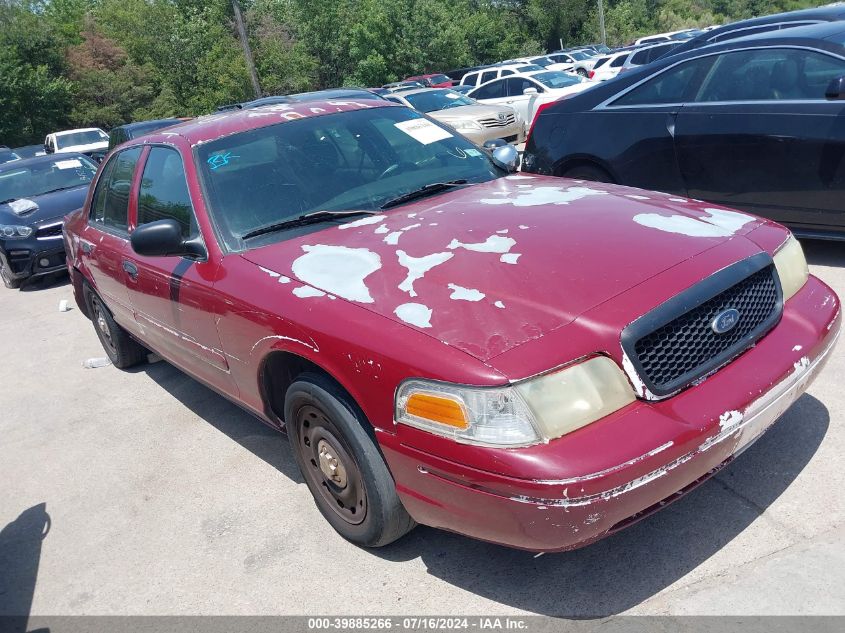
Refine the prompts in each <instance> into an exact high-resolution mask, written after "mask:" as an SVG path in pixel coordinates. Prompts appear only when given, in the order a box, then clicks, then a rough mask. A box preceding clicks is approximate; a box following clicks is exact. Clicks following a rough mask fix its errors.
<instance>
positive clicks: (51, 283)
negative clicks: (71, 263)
mask: <svg viewBox="0 0 845 633" xmlns="http://www.w3.org/2000/svg"><path fill="white" fill-rule="evenodd" d="M68 284H70V277H69V276H68V274H67V273H66V272H57V273H51V274H49V275H44V276H43V277H35V278H34V279H27V280H26V281H24V282H23V284H21V287H20V291H21V292H38V291H40V290H47V289H49V288H59V287H61V286H67V285H68Z"/></svg>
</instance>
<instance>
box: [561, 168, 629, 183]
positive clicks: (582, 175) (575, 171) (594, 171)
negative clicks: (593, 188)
mask: <svg viewBox="0 0 845 633" xmlns="http://www.w3.org/2000/svg"><path fill="white" fill-rule="evenodd" d="M562 176H563V177H564V178H576V179H578V180H592V181H593V182H609V183H615V182H616V181H615V180H613V176H611V175H610V174H608V173H607V172H606V171H605V170H604V169H602V168H601V167H599V166H598V165H586V164H584V165H576V166H575V167H571V168H570V169H567V170H566V171H565V172H564V173H563V174H562Z"/></svg>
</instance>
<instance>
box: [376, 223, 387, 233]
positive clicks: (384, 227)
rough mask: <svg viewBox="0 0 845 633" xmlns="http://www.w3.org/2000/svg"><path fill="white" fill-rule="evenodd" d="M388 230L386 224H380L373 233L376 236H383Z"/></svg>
mask: <svg viewBox="0 0 845 633" xmlns="http://www.w3.org/2000/svg"><path fill="white" fill-rule="evenodd" d="M389 230H390V229H388V228H387V225H386V224H382V225H381V226H380V227H378V228H377V229H376V230H375V232H376V235H383V234H385V233H387V232H388V231H389Z"/></svg>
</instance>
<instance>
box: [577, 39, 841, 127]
mask: <svg viewBox="0 0 845 633" xmlns="http://www.w3.org/2000/svg"><path fill="white" fill-rule="evenodd" d="M774 48H778V49H780V48H789V49H794V50H804V51H811V52H814V53H820V54H822V55H827V56H829V57H834V58H836V59H839V60H841V61H843V62H845V55H837V54H836V53H833V52H831V51H826V50H822V49H818V48H813V47H812V46H797V45H795V44H783V45H777V46H748V47H745V48H734V49H730V50H726V51H711V52H708V53H704V54H702V55H698V56H696V57H689V58H687V59H682V60H679V61H677V62H675V63H674V64H671V65H669V66H666V68H664V69H662V70H661V71H660V72H658V73H655V74H653V75H649V76H648V77H644V78H643V79H641V80H640V81H638V82H636V83H634V84H631V85H630V86H628V87H627V88H625V89H624V90H622V91H621V92H617V93H616V94H614V95H613V96H612V97H609V98H608V99H605V100H604V101H602V102H601V103H600V104H598V105H597V106H594V107H593V108H592V111H596V110H625V109H629V108H649V107H651V108H656V107H671V106H683V105H686V104H688V103H694V104H695V105H697V106H698V105H704V104H708V103H709V104H711V105H716V104H721V105H724V104H726V103H736V104H739V103H788V102H787V101H786V100H784V101H777V100H763V101H685V102H681V103H640V104H637V105H619V106H616V105H613V102H614V101H618V100H619V99H621V98H622V97H624V96H625V95H627V94H628V93H629V92H631V91H633V90H636V89H637V88H639V87H640V86H642V85H643V84H644V83H646V82H648V81H651V80H653V79H656V78H657V77H659V76H660V75H662V74H664V73H667V72H669V71H670V70H672V69H673V68H675V67H676V66H680V65H681V64H687V63H691V62H694V61H697V60H699V59H704V58H705V57H713V56H715V55H726V54H729V53H742V52H746V51H757V50H770V49H774ZM790 101H791V102H800V103H807V102H809V103H820V102H821V103H825V102H826V101H825V99H800V100H790Z"/></svg>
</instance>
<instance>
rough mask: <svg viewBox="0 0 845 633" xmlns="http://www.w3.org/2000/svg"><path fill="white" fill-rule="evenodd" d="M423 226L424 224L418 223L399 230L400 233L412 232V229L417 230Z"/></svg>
mask: <svg viewBox="0 0 845 633" xmlns="http://www.w3.org/2000/svg"><path fill="white" fill-rule="evenodd" d="M421 226H422V224H420V223H419V222H417V223H416V224H409V225H408V226H406V227H405V228H402V229H399V230H400V231H410V230H411V229H416V228H418V227H421Z"/></svg>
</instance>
